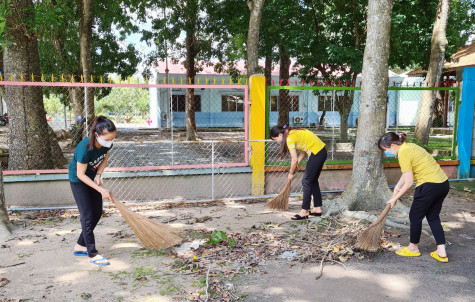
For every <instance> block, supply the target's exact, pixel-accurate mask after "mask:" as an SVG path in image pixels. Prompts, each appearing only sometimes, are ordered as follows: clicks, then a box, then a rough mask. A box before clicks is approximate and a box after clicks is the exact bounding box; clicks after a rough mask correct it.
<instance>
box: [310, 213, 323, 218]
mask: <svg viewBox="0 0 475 302" xmlns="http://www.w3.org/2000/svg"><path fill="white" fill-rule="evenodd" d="M310 215H311V216H317V217H320V216H322V213H313V212H310Z"/></svg>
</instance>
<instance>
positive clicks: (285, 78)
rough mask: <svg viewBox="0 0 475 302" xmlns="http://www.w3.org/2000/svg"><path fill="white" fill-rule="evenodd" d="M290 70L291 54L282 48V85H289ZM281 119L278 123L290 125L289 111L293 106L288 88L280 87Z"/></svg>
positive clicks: (280, 71) (280, 75) (280, 72)
mask: <svg viewBox="0 0 475 302" xmlns="http://www.w3.org/2000/svg"><path fill="white" fill-rule="evenodd" d="M289 70H290V56H289V54H288V53H287V50H286V49H284V48H280V70H279V78H280V79H279V82H280V83H281V84H280V85H281V86H287V85H288V84H289V77H290V76H289V74H290V72H289ZM278 104H279V105H278V107H279V108H278V110H279V119H278V122H277V124H279V125H289V112H290V106H291V99H290V95H289V90H288V89H279V102H278Z"/></svg>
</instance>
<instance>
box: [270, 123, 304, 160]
mask: <svg viewBox="0 0 475 302" xmlns="http://www.w3.org/2000/svg"><path fill="white" fill-rule="evenodd" d="M291 130H305V128H296V127H288V126H287V125H284V126H279V125H276V126H274V127H272V128H271V129H270V131H269V134H270V137H271V138H276V137H278V136H279V134H280V133H282V142H281V148H282V149H281V151H280V159H282V158H283V157H284V155H287V154H288V153H289V147H288V146H287V137H288V136H289V132H290V131H291Z"/></svg>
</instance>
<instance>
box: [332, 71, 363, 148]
mask: <svg viewBox="0 0 475 302" xmlns="http://www.w3.org/2000/svg"><path fill="white" fill-rule="evenodd" d="M357 76H358V75H357V74H356V73H353V74H352V76H351V79H352V81H356V77H357ZM354 99H355V91H354V90H351V91H348V90H345V91H344V95H343V97H339V98H338V100H337V101H336V103H335V104H336V105H335V107H336V110H338V113H339V114H340V143H347V142H348V116H349V115H350V112H351V107H352V106H353V101H354Z"/></svg>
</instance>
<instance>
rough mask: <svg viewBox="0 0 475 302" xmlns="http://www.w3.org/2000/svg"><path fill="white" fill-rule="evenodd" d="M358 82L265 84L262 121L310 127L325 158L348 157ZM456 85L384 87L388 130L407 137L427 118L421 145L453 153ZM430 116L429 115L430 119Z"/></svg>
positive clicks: (354, 130) (346, 159)
mask: <svg viewBox="0 0 475 302" xmlns="http://www.w3.org/2000/svg"><path fill="white" fill-rule="evenodd" d="M360 95H361V87H334V86H331V87H329V86H326V87H321V86H320V87H319V86H302V87H299V86H291V87H289V86H286V87H282V86H269V87H268V88H267V96H268V101H267V102H268V103H267V104H268V106H267V108H268V113H267V118H268V121H267V125H268V127H269V128H270V127H272V126H274V125H284V124H286V125H289V126H291V127H302V128H307V129H309V130H311V131H313V132H314V133H315V134H316V135H317V136H318V137H320V139H322V141H323V142H325V144H326V145H327V150H328V152H329V153H328V154H329V155H328V161H329V163H342V162H349V161H351V160H352V158H353V151H354V144H355V141H356V135H357V126H358V111H359V102H360ZM432 95H435V96H436V102H435V105H434V106H433V110H432V113H431V112H429V111H430V110H420V108H419V107H420V104H421V102H422V101H424V100H428V99H429V100H430V98H431V97H432ZM458 97H459V88H457V87H438V88H425V87H401V85H400V84H399V85H396V84H394V86H393V87H389V89H388V96H387V102H388V103H387V116H386V129H387V131H395V132H404V133H406V134H407V135H408V139H409V141H410V142H417V143H420V142H418V141H417V140H416V139H415V137H414V133H415V128H416V123H417V120H418V119H419V120H422V121H424V122H425V121H427V122H425V123H430V126H429V128H430V129H429V131H430V135H429V140H428V143H427V144H423V145H424V147H425V148H426V149H427V150H428V151H429V152H431V153H432V154H433V155H434V156H435V157H437V158H454V156H455V154H454V133H455V131H454V129H455V119H456V117H455V112H456V100H457V99H458ZM429 117H430V121H429Z"/></svg>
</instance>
